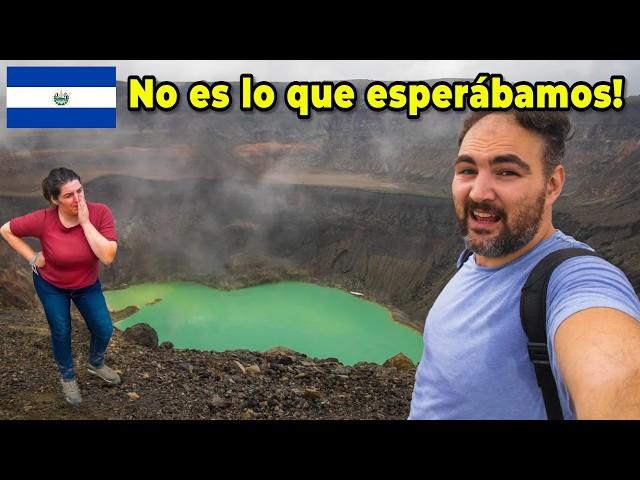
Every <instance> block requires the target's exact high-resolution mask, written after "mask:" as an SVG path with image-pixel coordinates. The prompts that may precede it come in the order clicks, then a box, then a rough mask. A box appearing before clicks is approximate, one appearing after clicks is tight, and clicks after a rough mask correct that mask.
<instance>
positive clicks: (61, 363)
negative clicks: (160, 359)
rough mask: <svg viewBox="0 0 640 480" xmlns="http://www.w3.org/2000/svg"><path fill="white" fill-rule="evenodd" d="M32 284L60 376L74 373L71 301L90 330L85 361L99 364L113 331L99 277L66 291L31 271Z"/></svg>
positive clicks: (73, 374)
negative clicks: (45, 322) (81, 286)
mask: <svg viewBox="0 0 640 480" xmlns="http://www.w3.org/2000/svg"><path fill="white" fill-rule="evenodd" d="M33 284H34V286H35V287H36V292H37V293H38V297H40V301H41V302H42V306H43V307H44V312H45V315H46V316H47V322H48V323H49V329H50V330H51V345H52V346H53V356H54V358H55V360H56V363H57V364H58V369H59V370H60V374H61V375H62V378H63V379H64V380H73V379H74V378H75V376H76V375H75V371H74V364H73V353H72V351H71V311H70V309H71V300H73V303H75V305H76V307H78V310H79V311H80V313H81V314H82V316H83V318H84V321H85V322H86V324H87V327H88V328H89V331H90V332H91V344H90V346H89V363H91V365H93V366H94V367H98V368H100V367H102V366H103V365H104V355H105V352H106V351H107V346H108V345H109V340H110V339H111V334H112V333H113V325H112V323H111V316H110V315H109V310H107V303H106V302H105V300H104V295H103V294H102V284H101V283H100V280H99V279H98V280H96V283H94V284H93V285H90V286H88V287H84V288H80V289H78V290H67V289H63V288H58V287H56V286H54V285H51V284H50V283H49V282H47V281H46V280H45V279H44V278H42V277H41V276H40V275H36V274H35V273H34V274H33Z"/></svg>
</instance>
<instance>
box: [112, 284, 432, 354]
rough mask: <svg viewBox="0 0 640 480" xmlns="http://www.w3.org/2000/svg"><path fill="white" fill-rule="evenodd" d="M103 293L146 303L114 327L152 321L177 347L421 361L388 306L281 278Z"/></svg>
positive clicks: (117, 301) (417, 341) (414, 341)
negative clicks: (240, 285) (228, 286)
mask: <svg viewBox="0 0 640 480" xmlns="http://www.w3.org/2000/svg"><path fill="white" fill-rule="evenodd" d="M104 293H105V298H106V300H107V305H108V307H109V309H110V310H111V311H117V310H122V309H123V308H126V307H128V306H137V307H138V308H140V310H139V311H138V312H136V313H134V314H133V315H131V316H130V317H128V318H126V319H124V320H121V321H119V322H117V323H116V324H115V326H116V328H118V329H119V330H125V329H127V328H129V327H131V326H133V325H136V324H138V323H147V324H149V325H151V326H152V327H153V328H154V329H155V330H156V332H157V333H158V341H159V342H160V343H161V342H164V341H169V342H171V343H173V345H174V346H175V347H176V348H192V349H196V350H214V351H225V350H240V349H247V350H254V351H261V352H263V351H265V350H268V349H270V348H273V347H276V346H284V347H288V348H291V349H292V350H295V351H297V352H301V353H304V354H306V355H308V356H309V357H316V358H329V357H335V358H337V359H339V360H340V361H341V362H342V363H343V364H345V365H354V364H355V363H358V362H372V363H378V364H382V363H383V362H384V361H385V360H387V359H388V358H390V357H392V356H394V355H396V354H397V353H399V352H402V353H404V354H405V355H406V356H407V357H409V358H410V359H411V360H412V361H413V362H414V363H417V362H418V361H419V360H420V357H421V355H422V336H421V335H420V333H419V332H418V331H416V330H414V329H412V328H410V327H407V326H405V325H402V324H399V323H397V322H395V321H393V319H392V317H391V313H390V312H389V311H388V310H387V309H386V308H383V307H382V306H380V305H377V304H375V303H372V302H369V301H366V300H363V299H361V298H358V297H355V296H353V295H351V294H349V293H346V292H343V291H341V290H338V289H335V288H327V287H320V286H318V285H313V284H308V283H301V282H282V283H276V284H269V285H260V286H257V287H251V288H245V289H241V290H233V291H230V292H227V291H222V290H216V289H213V288H210V287H206V286H204V285H199V284H195V283H146V284H141V285H135V286H131V287H128V288H126V289H122V290H110V291H105V292H104ZM158 298H160V299H162V300H161V301H159V302H156V303H154V301H155V300H156V299H158Z"/></svg>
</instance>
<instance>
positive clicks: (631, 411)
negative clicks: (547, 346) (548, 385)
mask: <svg viewBox="0 0 640 480" xmlns="http://www.w3.org/2000/svg"><path fill="white" fill-rule="evenodd" d="M554 347H555V352H556V355H557V360H558V365H559V366H560V370H561V372H562V376H563V378H564V382H565V384H566V385H567V388H568V389H569V394H570V396H571V399H572V402H573V409H574V411H575V413H576V417H577V418H579V419H605V418H606V419H622V418H635V419H640V322H639V321H638V320H636V319H634V318H633V317H631V316H629V315H627V314H626V313H624V312H621V311H620V310H615V309H613V308H589V309H586V310H582V311H580V312H577V313H575V314H573V315H571V316H570V317H569V318H567V319H566V320H565V321H564V322H563V323H562V324H561V325H560V327H559V328H558V330H557V332H556V335H555V338H554Z"/></svg>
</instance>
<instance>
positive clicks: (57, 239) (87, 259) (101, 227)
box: [9, 202, 118, 290]
mask: <svg viewBox="0 0 640 480" xmlns="http://www.w3.org/2000/svg"><path fill="white" fill-rule="evenodd" d="M87 207H88V208H89V221H90V222H91V223H92V224H93V226H94V227H96V230H98V232H100V233H101V234H102V236H103V237H105V238H106V239H107V240H115V241H116V242H117V241H118V237H117V235H116V227H115V225H114V222H113V215H111V210H109V207H107V206H106V205H104V204H102V203H93V202H87ZM9 226H10V227H11V233H13V234H14V235H15V236H17V237H37V238H39V239H40V243H41V244H42V252H43V253H44V258H45V260H46V264H45V266H44V267H43V268H38V272H39V273H40V275H41V276H42V278H44V279H45V280H46V281H47V282H49V283H51V284H53V285H55V286H56V287H58V288H65V289H70V290H76V289H78V288H84V287H88V286H89V285H93V284H94V283H95V282H96V280H97V279H98V273H99V271H100V261H99V260H98V257H96V256H95V254H94V253H93V250H91V246H90V245H89V242H87V238H86V237H85V235H84V230H83V229H82V226H80V225H76V226H75V227H71V228H67V227H65V226H64V225H62V222H60V218H59V217H58V207H51V208H46V209H43V210H38V211H35V212H33V213H29V214H27V215H23V216H22V217H17V218H14V219H13V220H11V223H10V224H9Z"/></svg>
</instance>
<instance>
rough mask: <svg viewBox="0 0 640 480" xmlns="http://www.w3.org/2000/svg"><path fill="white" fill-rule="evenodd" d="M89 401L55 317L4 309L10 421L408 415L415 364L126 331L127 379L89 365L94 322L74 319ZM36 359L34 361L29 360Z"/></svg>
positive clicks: (0, 333) (117, 351) (113, 350)
mask: <svg viewBox="0 0 640 480" xmlns="http://www.w3.org/2000/svg"><path fill="white" fill-rule="evenodd" d="M73 332H74V333H73V346H74V353H75V360H76V369H77V377H78V383H79V385H80V389H81V392H82V395H83V403H82V404H81V405H80V406H78V407H72V406H71V405H68V404H67V403H66V402H65V401H64V399H63V396H62V392H61V387H60V384H59V380H58V375H57V371H56V370H57V369H56V367H55V365H54V362H53V357H52V355H51V347H50V344H49V334H48V328H47V325H46V321H45V320H44V318H43V317H42V315H40V314H38V313H37V312H34V311H24V310H16V309H3V310H2V311H1V312H0V337H1V338H2V342H0V358H2V365H3V368H2V369H1V370H0V419H49V420H50V419H65V420H68V419H76V420H78V419H84V420H97V419H101V420H104V419H127V420H133V419H136V420H138V419H156V420H170V419H174V420H175V419H181V420H209V419H233V420H260V419H291V420H293V419H296V420H302V419H404V418H406V417H407V415H408V414H409V404H410V400H411V391H412V388H413V380H414V375H415V367H413V366H412V365H411V364H410V361H407V360H405V361H402V360H400V361H397V362H395V363H394V365H397V366H387V367H384V366H380V365H375V364H367V363H361V364H357V365H355V366H353V367H351V366H344V365H342V364H340V363H339V362H338V361H337V360H336V359H312V358H308V357H306V356H304V355H301V354H298V353H296V352H292V351H290V350H286V349H273V350H271V351H269V352H267V353H264V354H261V353H259V352H250V351H247V350H239V351H227V352H200V351H195V350H175V349H173V348H171V347H170V346H166V345H163V346H161V347H151V346H144V345H140V344H138V343H135V342H134V341H132V340H131V338H130V337H128V336H126V335H124V334H123V333H121V332H120V331H118V330H115V331H114V337H113V339H112V343H111V345H110V347H109V354H108V363H109V365H111V366H113V367H114V368H116V369H117V370H119V371H120V372H121V377H122V384H121V385H119V386H116V387H113V386H109V385H107V384H105V383H104V382H103V381H102V380H100V379H99V378H97V377H95V376H93V375H90V374H89V373H88V372H87V371H86V368H85V367H84V366H85V364H86V359H87V352H88V343H89V338H88V333H87V329H86V326H85V325H84V324H83V323H82V321H81V320H79V318H78V317H77V316H74V319H73ZM25 359H28V361H25Z"/></svg>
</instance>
